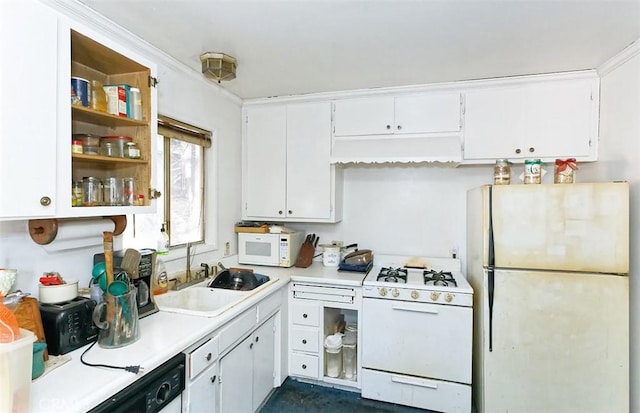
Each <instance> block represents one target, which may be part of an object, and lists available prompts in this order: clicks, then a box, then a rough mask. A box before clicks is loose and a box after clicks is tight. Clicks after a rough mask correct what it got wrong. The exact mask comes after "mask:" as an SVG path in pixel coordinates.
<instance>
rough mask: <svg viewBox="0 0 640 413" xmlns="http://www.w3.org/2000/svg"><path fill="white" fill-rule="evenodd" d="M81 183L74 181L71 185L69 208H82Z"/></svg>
mask: <svg viewBox="0 0 640 413" xmlns="http://www.w3.org/2000/svg"><path fill="white" fill-rule="evenodd" d="M82 192H83V191H82V182H81V181H76V182H73V183H72V184H71V206H74V207H75V206H82V200H83V195H82Z"/></svg>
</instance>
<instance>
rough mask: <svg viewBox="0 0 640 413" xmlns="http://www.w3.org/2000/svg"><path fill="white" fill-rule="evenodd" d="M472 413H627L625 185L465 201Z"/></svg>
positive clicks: (500, 189) (538, 189)
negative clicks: (471, 308)
mask: <svg viewBox="0 0 640 413" xmlns="http://www.w3.org/2000/svg"><path fill="white" fill-rule="evenodd" d="M467 209H468V218H467V219H468V221H467V277H468V279H469V282H470V283H471V285H472V287H473V290H474V344H473V345H474V348H473V380H472V381H473V383H472V387H473V399H474V404H475V406H476V409H477V411H478V413H503V412H504V413H506V412H509V413H519V412H522V413H542V412H544V413H555V412H558V413H560V412H562V413H564V412H566V413H574V412H580V413H586V412H593V413H606V412H612V413H620V412H628V411H629V278H628V272H629V185H628V184H627V183H626V182H615V183H580V184H578V183H576V184H556V185H554V184H551V185H502V186H489V185H487V186H483V187H481V188H477V189H473V190H471V191H469V193H468V196H467Z"/></svg>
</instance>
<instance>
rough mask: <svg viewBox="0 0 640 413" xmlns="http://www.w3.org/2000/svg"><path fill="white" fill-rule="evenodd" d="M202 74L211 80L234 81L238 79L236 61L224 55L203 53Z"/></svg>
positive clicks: (201, 57)
mask: <svg viewBox="0 0 640 413" xmlns="http://www.w3.org/2000/svg"><path fill="white" fill-rule="evenodd" d="M200 61H201V62H202V74H203V75H205V77H208V78H210V79H214V80H217V81H218V83H220V81H222V80H232V79H235V78H236V59H235V57H231V56H229V55H226V54H224V53H211V52H207V53H203V54H201V55H200Z"/></svg>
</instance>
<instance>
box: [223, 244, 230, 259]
mask: <svg viewBox="0 0 640 413" xmlns="http://www.w3.org/2000/svg"><path fill="white" fill-rule="evenodd" d="M229 255H231V243H230V242H229V241H227V242H225V243H224V256H225V257H228V256H229Z"/></svg>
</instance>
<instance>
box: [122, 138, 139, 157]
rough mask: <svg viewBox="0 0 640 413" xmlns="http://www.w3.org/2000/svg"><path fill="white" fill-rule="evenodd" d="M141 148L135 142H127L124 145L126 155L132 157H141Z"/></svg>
mask: <svg viewBox="0 0 640 413" xmlns="http://www.w3.org/2000/svg"><path fill="white" fill-rule="evenodd" d="M140 155H141V154H140V148H139V147H138V144H137V143H135V142H127V143H126V144H125V146H124V157H125V158H131V159H140Z"/></svg>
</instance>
